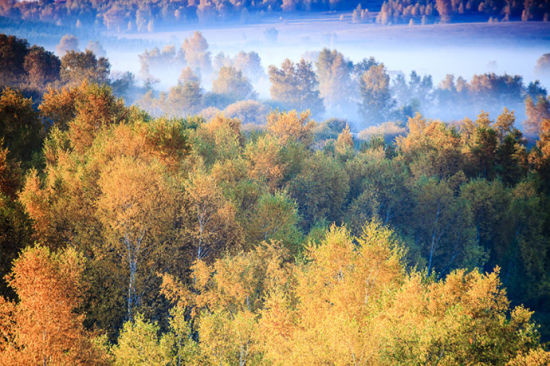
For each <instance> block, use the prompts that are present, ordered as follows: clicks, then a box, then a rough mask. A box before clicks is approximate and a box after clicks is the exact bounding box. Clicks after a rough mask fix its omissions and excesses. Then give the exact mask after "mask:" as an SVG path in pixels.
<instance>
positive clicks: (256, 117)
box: [223, 100, 269, 125]
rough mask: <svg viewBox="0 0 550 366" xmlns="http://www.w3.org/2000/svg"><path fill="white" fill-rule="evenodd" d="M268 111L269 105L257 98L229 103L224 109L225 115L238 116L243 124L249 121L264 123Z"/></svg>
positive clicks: (257, 123)
mask: <svg viewBox="0 0 550 366" xmlns="http://www.w3.org/2000/svg"><path fill="white" fill-rule="evenodd" d="M268 113H269V108H268V106H267V105H265V104H263V103H261V102H258V101H257V100H241V101H238V102H236V103H233V104H230V105H228V106H227V107H226V108H225V109H224V110H223V114H224V116H226V117H228V118H236V119H238V120H240V121H241V122H242V123H243V125H244V124H247V123H253V124H256V125H262V124H264V123H265V122H266V119H267V115H268Z"/></svg>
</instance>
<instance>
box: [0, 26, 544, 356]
mask: <svg viewBox="0 0 550 366" xmlns="http://www.w3.org/2000/svg"><path fill="white" fill-rule="evenodd" d="M66 43H67V42H65V43H63V44H66ZM197 44H198V46H196V45H197ZM0 46H1V49H2V50H3V52H2V53H1V55H2V57H0V62H1V63H2V65H1V67H0V77H1V80H2V86H3V89H2V91H1V94H0V136H1V141H2V146H1V150H0V226H1V227H0V248H1V256H0V276H1V278H2V281H1V282H0V294H1V296H0V364H2V365H3V364H7V365H14V364H24V365H38V364H41V365H44V364H46V365H50V364H51V365H59V364H71V365H72V364H116V365H181V364H213V365H214V364H216V365H220V364H221V365H233V364H239V365H256V364H288V365H312V364H335V365H336V364H338V365H344V364H346V365H347V364H364V365H367V364H368V365H372V364H375V365H378V364H380V365H396V364H400V365H410V364H439V363H440V364H445V365H463V364H481V365H506V364H507V365H546V364H548V362H550V353H549V352H548V351H547V350H546V348H545V345H544V343H543V341H546V340H548V339H549V334H550V325H549V324H550V319H549V318H550V314H548V309H549V308H550V222H549V221H550V215H549V214H550V207H549V206H550V184H549V182H550V100H549V99H548V97H547V96H546V91H545V90H544V89H543V88H542V87H540V85H538V84H536V83H533V84H532V85H531V86H524V85H523V82H522V81H521V79H519V80H518V79H514V77H511V76H497V75H485V76H483V75H482V76H479V78H482V80H484V81H483V82H481V81H476V80H477V79H476V78H474V79H473V80H472V81H470V82H467V83H466V82H465V86H464V87H465V88H466V89H465V90H467V91H468V92H466V91H465V92H464V93H465V94H464V95H470V94H467V93H473V90H475V89H474V85H478V84H476V83H479V85H483V86H484V87H486V88H487V89H484V90H485V91H480V92H479V93H478V94H477V95H478V96H481V95H488V96H487V98H488V99H483V101H485V102H486V103H487V107H488V109H490V108H491V104H494V103H495V100H498V101H503V100H508V99H506V98H507V97H506V96H507V95H508V94H506V93H509V94H513V98H519V99H521V100H522V99H523V98H525V99H526V102H525V108H526V115H527V116H528V120H527V121H526V126H528V127H529V131H530V133H531V134H533V136H535V138H534V140H531V141H530V142H529V141H528V140H527V139H526V138H525V136H524V134H523V133H522V132H521V131H520V130H519V129H518V128H517V127H516V126H517V123H518V122H524V121H516V114H515V113H514V112H513V111H510V110H508V109H505V108H503V109H502V110H501V111H500V113H498V114H488V113H481V114H479V116H478V117H477V118H476V119H474V120H470V119H463V120H457V121H454V122H453V123H444V122H441V121H439V120H429V119H426V118H423V117H422V115H421V114H419V113H416V114H414V110H412V111H410V113H409V115H410V116H409V117H408V115H406V114H404V113H401V116H402V118H403V119H404V120H405V121H406V123H405V124H404V125H402V124H399V123H398V122H390V123H386V124H384V125H383V127H374V126H373V127H371V128H369V129H367V130H364V131H361V132H357V131H355V132H354V131H353V128H352V127H353V126H351V127H350V126H349V125H348V124H347V123H346V121H343V120H338V119H328V120H324V121H323V120H319V119H316V117H315V118H313V117H314V116H316V115H319V114H320V113H321V110H325V109H328V110H336V109H337V108H338V106H339V105H340V104H341V103H343V102H341V101H340V100H338V97H339V96H341V93H338V92H337V89H335V88H338V87H339V86H338V85H341V84H339V82H340V81H341V80H346V79H345V78H344V79H341V78H331V75H333V74H336V72H335V71H331V70H341V69H342V68H348V70H350V71H349V75H350V82H352V81H353V80H356V82H357V84H354V85H358V87H357V90H358V91H357V93H358V95H360V96H361V97H360V98H358V101H355V102H356V103H358V104H359V105H360V106H363V107H362V108H363V109H362V111H363V112H362V113H364V116H365V117H364V118H365V119H366V120H368V121H372V122H385V121H389V120H392V119H391V115H392V113H394V111H395V110H396V109H398V108H397V107H396V106H394V105H393V104H391V105H387V104H385V103H387V102H388V100H390V101H391V99H392V98H393V96H394V95H395V94H394V92H390V88H389V82H390V81H389V76H387V74H386V73H385V69H384V66H383V64H381V63H378V62H376V61H375V60H373V59H365V61H364V62H362V63H359V64H357V65H355V64H349V62H346V61H345V59H344V57H343V55H341V54H339V53H338V52H337V51H329V50H324V51H322V52H321V53H320V54H319V55H318V59H317V61H316V62H317V63H316V65H315V68H314V66H313V63H311V62H309V61H306V60H301V61H299V62H297V63H294V62H292V61H290V60H288V61H285V63H284V64H283V65H281V66H280V67H278V66H273V67H271V68H270V69H269V70H268V77H269V79H270V81H271V83H272V90H271V95H272V98H273V100H274V101H276V102H278V103H279V104H276V105H275V106H277V107H279V109H276V108H275V109H271V108H268V107H270V105H269V103H260V102H258V101H255V100H253V99H252V100H248V98H254V97H255V96H254V90H253V89H252V88H251V87H250V82H247V75H248V76H249V77H250V75H252V74H253V73H254V67H252V66H251V67H245V68H243V69H242V70H241V69H237V68H236V66H235V64H239V63H237V62H236V61H235V59H232V58H230V59H222V58H219V59H218V60H221V61H224V60H225V62H227V63H229V62H231V65H229V64H223V62H221V61H220V62H219V65H220V67H219V69H218V70H217V73H216V77H215V79H214V80H213V91H212V92H211V94H216V95H215V98H214V97H212V96H211V97H210V99H211V100H212V99H216V98H218V100H219V99H220V98H222V97H223V95H224V94H225V95H226V97H227V98H229V97H233V98H236V99H247V100H237V101H235V100H231V101H225V102H224V103H233V104H235V103H241V105H242V104H247V106H246V108H245V107H243V108H242V109H241V110H240V111H241V112H239V113H241V114H240V115H237V117H235V116H229V115H227V114H225V113H217V112H216V113H214V115H213V116H211V117H208V118H207V117H205V116H198V115H193V114H194V113H198V112H199V111H201V110H202V107H203V106H202V103H203V102H202V101H203V100H204V95H201V96H200V98H196V99H195V100H194V101H193V100H192V101H190V102H189V103H188V105H189V106H190V107H189V108H197V109H196V111H190V110H187V109H184V113H183V112H182V113H180V112H177V113H170V112H169V111H167V110H163V109H161V110H159V111H158V113H155V114H154V115H152V114H149V113H147V112H146V111H144V110H143V109H142V108H141V107H140V106H142V105H144V104H146V103H143V99H141V104H140V103H137V105H132V106H130V105H129V104H127V103H125V101H124V99H123V98H120V97H118V96H124V94H125V93H127V92H128V90H129V89H130V87H129V86H128V84H131V83H130V81H131V77H127V78H126V79H124V78H122V79H116V80H113V79H112V78H110V77H109V62H108V60H107V59H105V58H103V57H96V55H95V54H94V52H92V51H91V50H88V51H84V52H80V51H70V50H68V49H62V48H60V49H59V50H58V52H60V53H62V52H63V51H65V53H64V55H63V57H62V58H61V59H59V58H58V57H57V56H55V55H54V54H52V53H51V52H48V51H46V50H44V49H43V48H41V47H38V46H32V47H31V46H29V45H28V43H26V42H25V41H23V40H20V39H17V38H15V37H8V36H0ZM91 46H95V48H96V52H100V51H101V49H100V47H99V46H98V45H91ZM183 49H184V52H183V57H184V59H185V65H186V66H185V68H184V69H183V71H182V72H181V77H180V79H181V82H180V85H178V87H179V88H182V89H183V90H185V89H186V88H187V89H190V88H193V85H195V87H196V88H198V89H199V91H200V87H199V86H197V84H199V80H200V79H199V76H198V75H197V74H199V75H200V72H199V73H197V72H196V70H194V67H195V66H196V65H199V66H198V68H199V71H201V70H204V68H201V67H204V66H201V65H202V62H206V61H204V60H206V59H208V58H209V56H208V57H206V56H205V54H206V53H207V51H205V48H204V44H203V43H202V41H201V36H200V34H196V35H195V36H194V37H193V38H192V39H190V40H188V41H187V48H185V47H183ZM197 50H198V51H197ZM201 50H202V51H201ZM173 57H177V53H175V54H174V55H173ZM237 59H238V60H241V61H240V64H247V65H254V64H256V61H255V60H256V57H255V56H254V55H251V54H243V55H241V56H239V57H238V58H237ZM227 60H229V61H227ZM242 60H248V61H246V62H245V61H242ZM326 65H336V66H331V67H333V68H332V69H331V68H330V67H324V66H326ZM338 65H343V66H341V68H339V67H340V66H338ZM213 68H214V69H216V67H213ZM203 72H204V71H203ZM256 72H258V73H259V72H260V70H256ZM262 72H263V71H262ZM339 75H340V74H339ZM418 79H420V81H415V82H412V81H411V80H418ZM124 80H126V84H124V82H123V81H124ZM129 80H130V81H129ZM228 80H229V81H230V82H229V81H228ZM487 80H489V81H490V80H494V85H495V88H497V87H498V88H500V89H498V91H499V92H498V93H496V91H495V94H494V96H491V93H489V92H488V91H487V90H490V88H491V87H487V85H491V84H490V83H488V82H486V81H487ZM452 81H453V80H450V81H449V83H450V82H452ZM403 82H404V83H405V85H406V87H407V88H409V87H410V88H411V90H412V88H413V86H414V87H415V88H416V87H419V86H421V85H424V84H430V83H431V81H429V78H427V77H426V78H425V79H424V78H420V77H419V76H418V75H416V76H411V78H410V80H404V81H403ZM331 83H332V84H331ZM123 84H124V85H123ZM453 85H455V84H454V83H453ZM510 85H512V86H511V87H510ZM431 87H432V86H431V84H430V88H431ZM146 88H147V87H146ZM454 88H455V89H454V92H456V93H460V92H459V91H458V88H456V86H455V87H454ZM335 90H336V91H335ZM461 90H462V89H461ZM495 90H496V89H495ZM148 91H149V93H150V95H151V98H152V100H155V99H160V98H161V97H160V96H155V95H154V91H153V90H152V89H149V90H148ZM201 93H202V92H201ZM369 93H370V94H369ZM418 93H419V95H420V94H425V93H423V92H421V91H420V92H418ZM514 93H516V94H514ZM205 94H206V93H205ZM503 94H504V95H505V96H502V95H503ZM117 95H118V96H117ZM220 95H221V97H220ZM235 95H238V97H235ZM457 95H461V94H451V95H449V96H448V98H450V99H451V100H453V98H457ZM472 95H476V94H472ZM533 97H535V99H533ZM125 98H126V99H128V97H127V96H126V97H125ZM472 98H473V97H472ZM491 98H494V99H491ZM222 99H223V98H222ZM514 100H515V99H514ZM491 101H493V102H491ZM478 102H479V103H482V101H478ZM180 103H181V102H180V101H175V102H174V103H173V104H172V105H173V106H176V107H179V106H180ZM255 103H256V104H255ZM197 105H200V108H199V107H197ZM229 105H232V104H229ZM522 107H523V104H522ZM227 108H228V107H227ZM234 108H236V107H234ZM243 111H246V113H245V112H243ZM157 115H158V116H157ZM182 115H183V117H181V116H182ZM178 116H179V117H178ZM245 119H246V120H247V123H246V124H245V123H243V120H245ZM314 119H315V120H314ZM388 128H389V129H390V130H391V132H388ZM533 311H534V313H533ZM541 336H542V341H541Z"/></svg>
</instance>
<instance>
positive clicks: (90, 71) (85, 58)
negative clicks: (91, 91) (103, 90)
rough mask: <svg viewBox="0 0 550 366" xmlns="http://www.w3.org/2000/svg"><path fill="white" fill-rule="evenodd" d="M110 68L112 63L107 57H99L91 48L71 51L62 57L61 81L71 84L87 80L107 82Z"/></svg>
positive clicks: (99, 82) (100, 82)
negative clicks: (82, 50)
mask: <svg viewBox="0 0 550 366" xmlns="http://www.w3.org/2000/svg"><path fill="white" fill-rule="evenodd" d="M110 69H111V65H110V64H109V61H108V60H107V59H106V58H104V57H100V58H99V59H98V58H96V56H95V55H94V54H93V53H92V51H90V50H86V51H85V52H76V51H69V52H67V53H66V54H65V55H64V56H63V58H62V59H61V70H60V75H61V81H62V82H63V83H64V84H69V85H78V84H80V83H82V82H83V81H86V80H88V81H90V82H92V83H98V84H106V83H107V82H108V78H109V72H110Z"/></svg>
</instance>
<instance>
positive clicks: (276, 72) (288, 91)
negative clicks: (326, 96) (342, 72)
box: [269, 59, 324, 115]
mask: <svg viewBox="0 0 550 366" xmlns="http://www.w3.org/2000/svg"><path fill="white" fill-rule="evenodd" d="M269 81H271V88H270V92H271V98H273V100H275V101H276V102H279V103H281V104H282V105H283V107H285V108H287V109H297V110H298V111H305V110H306V109H309V110H311V112H312V113H313V114H314V115H317V114H321V113H323V111H324V108H323V101H322V99H321V98H320V96H319V90H318V81H317V78H316V76H315V73H314V72H313V69H312V66H311V63H309V62H307V61H305V60H304V59H301V60H300V62H298V64H296V65H295V64H294V63H293V62H292V61H290V60H289V59H286V60H285V61H284V62H283V63H282V65H281V68H280V69H279V68H277V67H276V66H273V65H272V66H270V67H269Z"/></svg>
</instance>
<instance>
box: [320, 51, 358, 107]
mask: <svg viewBox="0 0 550 366" xmlns="http://www.w3.org/2000/svg"><path fill="white" fill-rule="evenodd" d="M316 66H317V75H318V77H319V91H320V95H321V98H323V101H324V103H325V107H326V109H327V110H328V111H330V112H332V113H335V112H336V113H338V112H340V113H342V112H344V111H345V110H346V109H348V108H349V107H350V105H351V100H350V96H351V94H352V92H351V91H352V90H353V87H352V83H351V72H352V69H353V64H352V63H351V62H350V61H346V60H345V59H344V55H342V54H341V53H340V52H338V51H336V50H333V51H330V50H328V49H326V48H325V49H323V50H322V51H321V52H320V53H319V58H318V59H317V63H316Z"/></svg>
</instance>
